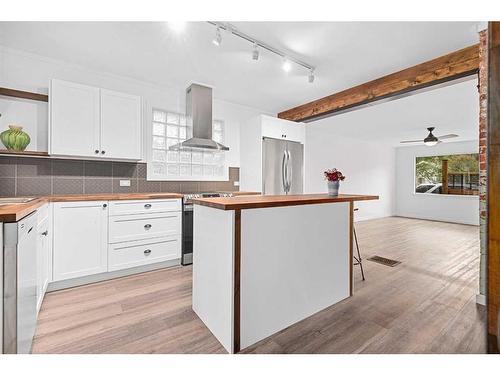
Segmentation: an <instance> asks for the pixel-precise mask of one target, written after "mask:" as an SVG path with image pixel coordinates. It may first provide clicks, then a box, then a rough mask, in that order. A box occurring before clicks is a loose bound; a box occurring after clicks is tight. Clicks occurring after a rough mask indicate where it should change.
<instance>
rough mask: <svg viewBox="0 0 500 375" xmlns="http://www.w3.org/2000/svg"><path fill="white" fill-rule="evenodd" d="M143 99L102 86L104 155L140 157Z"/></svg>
mask: <svg viewBox="0 0 500 375" xmlns="http://www.w3.org/2000/svg"><path fill="white" fill-rule="evenodd" d="M141 123H142V121H141V98H140V97H138V96H134V95H128V94H123V93H120V92H115V91H110V90H104V89H101V156H102V157H109V158H116V159H133V160H140V159H141V135H142V131H141V129H142V126H141Z"/></svg>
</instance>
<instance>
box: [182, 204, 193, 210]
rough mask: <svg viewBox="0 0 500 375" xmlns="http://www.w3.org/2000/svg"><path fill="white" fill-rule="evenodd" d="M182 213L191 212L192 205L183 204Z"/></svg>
mask: <svg viewBox="0 0 500 375" xmlns="http://www.w3.org/2000/svg"><path fill="white" fill-rule="evenodd" d="M184 211H193V205H192V204H185V205H184Z"/></svg>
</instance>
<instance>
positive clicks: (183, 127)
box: [148, 109, 228, 181]
mask: <svg viewBox="0 0 500 375" xmlns="http://www.w3.org/2000/svg"><path fill="white" fill-rule="evenodd" d="M151 134H152V135H151V136H152V140H151V146H152V147H151V154H150V157H149V160H148V179H151V180H187V181H189V180H192V181H222V180H227V179H228V168H227V167H226V164H225V154H224V152H223V151H202V150H195V149H193V150H180V151H172V150H169V147H170V146H173V145H176V144H178V143H180V142H182V141H185V140H186V139H189V138H191V137H192V136H193V128H192V126H191V125H189V124H188V123H187V121H186V116H185V115H184V114H181V113H174V112H168V111H164V110H161V109H153V124H152V132H151ZM212 138H213V140H214V141H216V142H219V143H224V122H223V121H221V120H214V122H213V130H212Z"/></svg>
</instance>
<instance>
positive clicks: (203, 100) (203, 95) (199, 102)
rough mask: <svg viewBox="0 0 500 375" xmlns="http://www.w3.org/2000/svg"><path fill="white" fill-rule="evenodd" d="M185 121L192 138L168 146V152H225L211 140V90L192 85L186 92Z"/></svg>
mask: <svg viewBox="0 0 500 375" xmlns="http://www.w3.org/2000/svg"><path fill="white" fill-rule="evenodd" d="M186 121H187V123H188V126H190V125H192V127H193V137H192V138H190V139H187V140H185V141H184V142H181V143H178V144H176V145H173V146H170V148H169V149H170V150H181V149H193V148H196V149H203V150H219V151H227V150H229V147H227V146H224V145H223V144H220V143H218V142H215V141H214V140H213V139H212V122H213V119H212V89H211V88H210V87H206V86H202V85H198V84H195V83H193V84H192V85H191V86H189V87H188V88H187V90H186Z"/></svg>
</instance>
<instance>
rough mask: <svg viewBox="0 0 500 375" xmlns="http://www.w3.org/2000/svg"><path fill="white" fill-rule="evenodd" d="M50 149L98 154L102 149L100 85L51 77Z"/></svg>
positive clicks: (55, 152) (68, 153)
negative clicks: (100, 140)
mask: <svg viewBox="0 0 500 375" xmlns="http://www.w3.org/2000/svg"><path fill="white" fill-rule="evenodd" d="M49 97H50V129H49V138H50V139H49V150H50V153H51V154H55V155H70V156H85V157H89V156H96V151H97V153H98V152H99V138H100V119H99V117H100V110H99V89H98V88H96V87H90V86H85V85H80V84H77V83H72V82H65V81H60V80H52V83H51V88H50V96H49Z"/></svg>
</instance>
